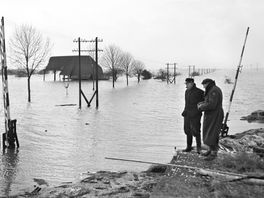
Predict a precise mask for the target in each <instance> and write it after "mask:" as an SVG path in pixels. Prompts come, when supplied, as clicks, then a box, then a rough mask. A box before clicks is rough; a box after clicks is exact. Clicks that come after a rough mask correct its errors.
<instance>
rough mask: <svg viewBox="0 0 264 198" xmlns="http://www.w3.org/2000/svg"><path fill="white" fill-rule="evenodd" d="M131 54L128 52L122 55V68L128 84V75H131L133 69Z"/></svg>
mask: <svg viewBox="0 0 264 198" xmlns="http://www.w3.org/2000/svg"><path fill="white" fill-rule="evenodd" d="M132 63H133V56H132V55H131V54H129V53H127V52H126V53H123V55H122V68H123V69H124V72H125V75H126V81H127V86H128V76H130V75H131V73H132V69H133V64H132Z"/></svg>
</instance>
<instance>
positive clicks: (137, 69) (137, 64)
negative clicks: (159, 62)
mask: <svg viewBox="0 0 264 198" xmlns="http://www.w3.org/2000/svg"><path fill="white" fill-rule="evenodd" d="M132 68H133V73H134V74H135V75H136V76H137V79H138V83H139V81H140V76H141V74H142V72H143V70H144V69H145V65H144V63H143V62H141V61H139V60H133V62H132Z"/></svg>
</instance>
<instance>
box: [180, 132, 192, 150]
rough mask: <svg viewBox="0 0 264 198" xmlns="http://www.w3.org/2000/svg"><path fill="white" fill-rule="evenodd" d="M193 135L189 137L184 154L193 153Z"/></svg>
mask: <svg viewBox="0 0 264 198" xmlns="http://www.w3.org/2000/svg"><path fill="white" fill-rule="evenodd" d="M192 139H193V138H192V135H187V148H186V149H184V150H182V152H191V151H192Z"/></svg>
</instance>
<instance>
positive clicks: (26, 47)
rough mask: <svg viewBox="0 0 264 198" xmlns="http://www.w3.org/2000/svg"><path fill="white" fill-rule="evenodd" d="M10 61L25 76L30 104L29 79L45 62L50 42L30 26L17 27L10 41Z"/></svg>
mask: <svg viewBox="0 0 264 198" xmlns="http://www.w3.org/2000/svg"><path fill="white" fill-rule="evenodd" d="M9 44H10V60H11V62H12V63H13V64H14V66H16V67H17V68H18V69H20V70H22V71H24V72H25V73H26V75H27V84H28V102H31V89H30V78H31V76H32V74H33V73H34V72H35V70H36V69H37V68H38V67H41V66H43V65H44V63H45V62H46V59H47V57H48V54H49V52H50V50H51V47H50V41H49V39H48V38H47V39H46V40H45V41H44V39H43V36H42V34H41V33H40V32H38V31H37V30H36V29H35V28H33V27H32V26H30V25H21V26H20V27H17V28H16V30H15V33H14V35H13V37H12V38H11V39H10V43H9Z"/></svg>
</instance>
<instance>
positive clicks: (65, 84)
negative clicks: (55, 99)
mask: <svg viewBox="0 0 264 198" xmlns="http://www.w3.org/2000/svg"><path fill="white" fill-rule="evenodd" d="M69 86H70V83H69V82H64V87H65V89H66V96H67V95H68V88H69Z"/></svg>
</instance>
